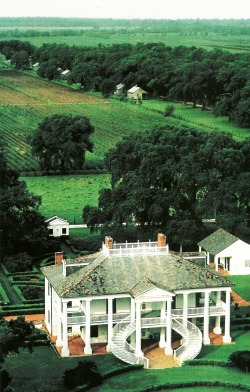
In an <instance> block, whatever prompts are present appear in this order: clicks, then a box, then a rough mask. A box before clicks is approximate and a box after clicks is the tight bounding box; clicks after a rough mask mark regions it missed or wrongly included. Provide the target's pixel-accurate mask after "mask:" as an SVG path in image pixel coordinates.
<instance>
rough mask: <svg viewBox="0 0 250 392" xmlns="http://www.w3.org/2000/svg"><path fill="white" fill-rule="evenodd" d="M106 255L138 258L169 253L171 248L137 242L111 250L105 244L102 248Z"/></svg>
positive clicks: (120, 245) (114, 245) (114, 247)
mask: <svg viewBox="0 0 250 392" xmlns="http://www.w3.org/2000/svg"><path fill="white" fill-rule="evenodd" d="M102 251H103V253H104V254H105V255H108V256H110V257H112V256H128V255H129V256H137V255H151V254H163V253H169V246H168V245H166V246H158V243H157V242H138V243H137V242H135V243H123V244H113V248H112V249H109V248H107V247H106V245H105V244H103V246H102Z"/></svg>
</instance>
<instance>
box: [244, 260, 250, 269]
mask: <svg viewBox="0 0 250 392" xmlns="http://www.w3.org/2000/svg"><path fill="white" fill-rule="evenodd" d="M245 267H248V268H250V260H245Z"/></svg>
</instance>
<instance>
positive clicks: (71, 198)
mask: <svg viewBox="0 0 250 392" xmlns="http://www.w3.org/2000/svg"><path fill="white" fill-rule="evenodd" d="M20 180H23V181H25V182H26V184H27V187H28V189H29V190H30V191H31V192H33V193H34V194H36V195H40V196H42V206H41V208H40V212H41V213H42V214H43V215H44V216H45V217H46V218H51V217H52V216H54V215H58V216H59V217H60V218H63V219H67V220H68V221H69V222H70V223H78V224H80V223H82V210H83V207H84V206H86V205H88V204H90V205H92V206H96V205H97V201H98V196H99V190H100V189H101V188H109V187H110V176H109V175H108V174H98V175H96V174H88V175H79V176H49V177H21V178H20Z"/></svg>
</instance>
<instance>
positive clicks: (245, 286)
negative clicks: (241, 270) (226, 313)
mask: <svg viewBox="0 0 250 392" xmlns="http://www.w3.org/2000/svg"><path fill="white" fill-rule="evenodd" d="M249 278H250V275H238V276H236V275H234V276H228V279H229V280H231V282H233V283H234V284H235V287H234V288H233V289H234V291H236V293H238V294H239V295H240V296H241V297H243V298H244V299H245V300H246V301H250V290H249ZM249 345H250V342H249Z"/></svg>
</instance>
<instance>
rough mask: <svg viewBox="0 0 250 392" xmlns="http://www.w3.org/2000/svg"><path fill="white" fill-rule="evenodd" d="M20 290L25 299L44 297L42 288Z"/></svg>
mask: <svg viewBox="0 0 250 392" xmlns="http://www.w3.org/2000/svg"><path fill="white" fill-rule="evenodd" d="M21 290H22V293H23V296H24V297H25V299H40V298H42V297H43V296H44V288H43V287H36V286H24V287H22V289H21Z"/></svg>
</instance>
